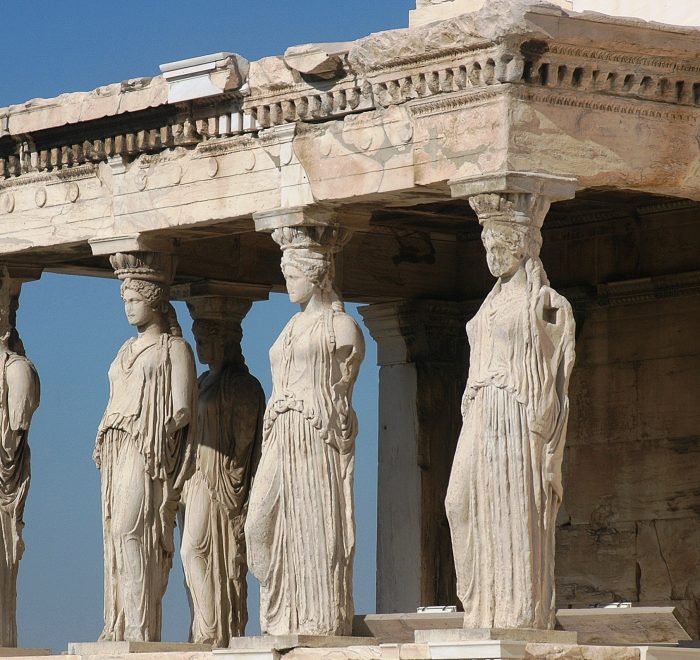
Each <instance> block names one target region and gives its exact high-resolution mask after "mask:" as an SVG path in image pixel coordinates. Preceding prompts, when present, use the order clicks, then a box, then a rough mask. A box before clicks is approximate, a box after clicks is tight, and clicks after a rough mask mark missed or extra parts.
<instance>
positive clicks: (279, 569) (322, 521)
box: [245, 207, 364, 636]
mask: <svg viewBox="0 0 700 660" xmlns="http://www.w3.org/2000/svg"><path fill="white" fill-rule="evenodd" d="M255 223H256V228H258V229H259V230H267V231H272V238H273V239H274V241H275V242H276V243H277V244H278V245H279V246H280V248H281V250H282V262H281V267H282V272H283V274H284V277H285V280H286V285H287V292H288V293H289V299H290V301H291V302H293V303H296V304H298V305H299V306H300V312H299V313H298V314H295V315H294V317H293V318H292V319H291V320H290V321H289V323H288V324H287V325H286V327H285V328H284V330H283V331H282V333H281V335H280V337H279V338H278V339H277V341H276V342H275V343H274V345H273V346H272V348H271V349H270V362H271V367H272V395H271V397H270V401H269V403H268V406H267V411H266V416H265V421H264V439H263V452H262V457H261V460H260V466H259V468H258V472H257V476H256V479H255V481H254V482H253V488H252V492H251V496H250V505H249V510H248V519H247V521H246V529H245V532H246V542H247V547H248V562H249V565H250V569H251V571H252V573H253V574H254V575H255V576H256V577H257V578H258V579H259V581H260V602H261V605H260V627H261V631H262V632H263V633H267V634H270V635H289V634H303V635H333V636H339V635H340V636H342V635H349V634H350V633H351V631H352V618H353V595H352V569H353V559H354V551H355V520H354V511H353V481H354V460H355V438H356V436H357V417H356V415H355V412H354V410H353V408H352V391H353V386H354V384H355V380H356V378H357V373H358V370H359V367H360V364H361V362H362V359H363V357H364V339H363V335H362V332H361V330H360V328H359V327H358V326H357V324H356V323H355V321H354V320H353V319H352V317H351V316H350V315H348V314H346V313H345V310H344V307H343V303H342V300H341V298H340V295H339V294H338V291H337V290H336V288H335V257H336V255H337V253H338V252H340V250H341V249H342V247H343V245H344V244H345V242H346V241H347V240H348V239H349V237H350V232H349V230H347V229H346V228H345V227H342V226H340V225H339V224H338V223H337V222H336V221H335V218H334V216H333V213H332V211H331V210H329V209H323V208H317V207H297V208H292V209H279V210H278V211H275V212H272V213H264V214H259V215H256V216H255Z"/></svg>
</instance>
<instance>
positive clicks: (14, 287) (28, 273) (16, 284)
mask: <svg viewBox="0 0 700 660" xmlns="http://www.w3.org/2000/svg"><path fill="white" fill-rule="evenodd" d="M3 267H4V268H7V273H8V275H9V276H10V280H12V284H11V289H10V290H11V293H12V295H15V296H16V295H19V292H20V289H21V288H22V285H23V284H25V283H27V282H34V281H36V280H39V279H41V275H42V273H43V272H44V268H43V267H42V266H26V265H24V264H0V270H2V268H3ZM0 657H2V656H0Z"/></svg>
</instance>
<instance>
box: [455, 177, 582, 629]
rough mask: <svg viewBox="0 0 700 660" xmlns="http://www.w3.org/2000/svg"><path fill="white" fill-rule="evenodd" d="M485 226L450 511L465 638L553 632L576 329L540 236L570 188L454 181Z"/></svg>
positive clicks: (525, 181)
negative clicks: (551, 277) (491, 281)
mask: <svg viewBox="0 0 700 660" xmlns="http://www.w3.org/2000/svg"><path fill="white" fill-rule="evenodd" d="M450 183H451V186H452V191H453V194H456V195H464V196H467V197H469V204H470V206H471V207H472V209H474V211H475V212H476V214H477V216H478V219H479V222H480V223H481V224H482V226H483V232H482V241H483V243H484V246H485V248H486V256H487V262H488V267H489V270H490V271H491V274H492V275H493V276H494V277H495V278H497V279H496V284H495V286H494V288H493V289H492V291H491V293H489V295H488V296H487V297H486V299H485V301H484V303H483V304H482V305H481V307H480V309H479V311H478V312H477V313H476V315H475V316H474V317H473V318H472V319H471V320H470V322H469V324H468V326H467V332H468V335H469V342H470V365H469V375H468V379H467V386H466V389H465V391H464V396H463V399H462V419H463V425H462V430H461V433H460V437H459V441H458V444H457V449H456V453H455V459H454V462H453V466H452V472H451V474H450V482H449V487H448V492H447V497H446V501H445V507H446V511H447V516H448V519H449V522H450V529H451V535H452V546H453V551H454V555H455V568H456V573H457V593H458V596H459V598H460V600H461V602H462V604H463V606H464V610H465V616H464V627H465V628H470V629H471V628H496V629H504V628H529V629H552V628H554V622H555V618H554V614H555V612H554V602H555V600H554V531H555V521H556V515H557V512H558V509H559V506H560V504H561V500H562V490H563V489H562V475H561V465H562V457H563V451H564V444H565V441H566V426H567V420H568V412H569V399H568V384H569V377H570V375H571V369H572V367H573V361H574V319H573V313H572V311H571V306H570V305H569V303H568V302H567V301H566V299H565V298H564V297H563V296H561V295H560V294H558V293H557V292H556V291H555V290H554V289H553V288H551V287H550V286H549V281H548V279H547V275H546V272H545V270H544V266H543V264H542V262H541V261H540V258H539V252H540V247H541V245H542V236H541V233H540V228H541V227H542V223H543V221H544V217H545V215H546V213H547V210H548V209H549V205H550V202H551V200H552V199H556V198H560V199H561V198H564V197H570V196H572V195H573V192H574V182H573V181H572V180H568V179H557V178H554V177H547V176H543V175H531V174H521V173H509V174H505V175H502V176H496V177H491V178H479V179H476V180H474V179H473V180H467V181H464V180H463V181H453V182H450Z"/></svg>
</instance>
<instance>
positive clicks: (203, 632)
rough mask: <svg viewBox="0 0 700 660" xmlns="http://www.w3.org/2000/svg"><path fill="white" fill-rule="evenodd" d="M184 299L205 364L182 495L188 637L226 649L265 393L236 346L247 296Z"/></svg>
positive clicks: (241, 585)
mask: <svg viewBox="0 0 700 660" xmlns="http://www.w3.org/2000/svg"><path fill="white" fill-rule="evenodd" d="M215 302H219V303H220V304H219V305H218V306H217V305H215V304H213V303H215ZM227 303H228V304H227ZM188 305H189V307H190V311H191V312H192V315H193V318H194V324H193V326H192V331H193V333H194V336H195V339H196V340H197V354H198V356H199V359H200V361H201V362H203V363H205V364H208V365H209V371H207V372H206V373H204V374H202V376H201V377H200V378H199V407H198V423H197V440H198V441H197V460H196V469H195V472H194V474H193V476H192V477H191V478H190V480H189V481H188V482H187V484H186V485H185V490H184V493H183V502H184V504H185V506H184V509H185V514H184V523H183V530H182V548H181V554H182V564H183V567H184V570H185V579H186V582H187V588H188V591H189V596H190V606H191V608H192V628H191V631H190V641H192V642H195V643H206V644H212V645H213V646H216V647H226V646H228V644H229V641H230V639H231V638H232V637H239V636H241V635H243V634H244V632H245V626H246V623H247V621H248V609H247V605H246V599H247V595H248V592H247V587H246V576H247V573H248V564H247V558H246V546H245V535H244V531H243V530H244V524H245V519H246V514H247V511H248V496H249V494H250V486H251V483H252V480H253V474H254V473H255V469H256V467H257V464H258V461H259V458H260V445H261V441H262V418H263V411H264V409H265V394H264V392H263V389H262V386H261V385H260V383H259V382H258V380H257V379H256V378H255V377H254V376H252V375H251V374H250V372H249V371H248V367H247V366H246V363H245V360H244V358H243V354H242V352H241V336H242V332H241V323H240V321H241V319H242V318H243V316H244V314H245V313H246V312H247V311H248V309H249V308H250V305H251V302H250V301H240V300H238V299H228V300H226V299H224V300H219V301H216V299H215V300H214V301H211V300H206V299H205V300H195V301H193V302H191V303H188ZM226 312H228V313H229V315H228V316H227V315H226ZM236 312H237V313H236Z"/></svg>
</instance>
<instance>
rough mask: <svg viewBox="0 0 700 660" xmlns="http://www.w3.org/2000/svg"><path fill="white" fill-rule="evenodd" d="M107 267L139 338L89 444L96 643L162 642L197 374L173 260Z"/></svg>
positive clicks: (127, 257) (126, 260)
mask: <svg viewBox="0 0 700 660" xmlns="http://www.w3.org/2000/svg"><path fill="white" fill-rule="evenodd" d="M111 263H112V265H113V267H114V270H115V274H116V275H117V277H119V279H121V280H123V284H122V288H121V293H122V298H123V300H124V309H125V312H126V317H127V320H128V321H129V323H130V324H131V325H133V326H135V327H136V329H137V336H136V337H135V338H131V339H129V340H128V341H127V342H126V343H125V344H124V345H123V346H122V347H121V349H120V350H119V353H118V354H117V357H116V358H115V360H114V362H113V363H112V366H111V367H110V369H109V381H110V397H109V402H108V403H107V409H106V410H105V413H104V415H103V417H102V421H101V422H100V425H99V428H98V432H97V440H96V443H95V452H94V459H95V463H96V464H97V467H98V468H99V469H100V472H101V484H102V522H103V537H104V553H105V554H104V587H105V592H104V619H105V625H104V629H103V631H102V634H101V635H100V641H101V642H122V641H127V642H159V641H160V634H161V621H162V616H161V602H162V599H163V596H164V594H165V590H166V588H167V584H168V576H169V573H170V568H171V567H172V558H173V553H174V550H175V549H174V546H173V533H174V528H175V517H176V514H177V508H178V503H179V500H180V495H181V492H182V488H183V486H184V484H185V481H186V480H187V479H188V478H189V477H190V476H191V475H192V471H193V468H194V446H195V444H194V442H195V438H196V423H197V414H196V411H197V387H196V372H195V367H194V357H193V355H192V350H191V349H190V347H189V346H188V344H187V343H186V342H185V341H184V340H183V339H182V332H181V330H180V326H179V325H178V323H177V316H176V315H175V310H174V309H173V307H172V305H171V304H170V302H169V289H168V287H169V285H170V283H171V281H172V277H173V270H174V263H173V259H172V257H171V256H169V255H163V254H158V253H147V252H135V253H117V254H115V255H113V256H112V257H111Z"/></svg>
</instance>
